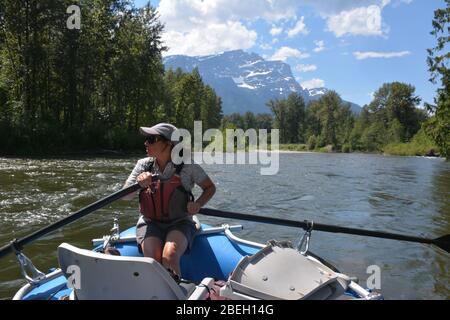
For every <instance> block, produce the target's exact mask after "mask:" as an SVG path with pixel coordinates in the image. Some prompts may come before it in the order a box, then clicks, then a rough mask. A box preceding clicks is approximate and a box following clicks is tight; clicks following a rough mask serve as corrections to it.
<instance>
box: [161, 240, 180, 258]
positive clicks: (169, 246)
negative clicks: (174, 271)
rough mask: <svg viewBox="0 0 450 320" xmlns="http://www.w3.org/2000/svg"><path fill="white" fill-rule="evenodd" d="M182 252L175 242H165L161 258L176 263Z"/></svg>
mask: <svg viewBox="0 0 450 320" xmlns="http://www.w3.org/2000/svg"><path fill="white" fill-rule="evenodd" d="M182 254H183V253H182V252H180V248H179V245H178V244H177V243H176V242H166V244H165V245H164V250H163V253H162V258H163V259H164V260H166V261H167V262H168V263H176V262H178V260H179V259H180V257H181V255H182Z"/></svg>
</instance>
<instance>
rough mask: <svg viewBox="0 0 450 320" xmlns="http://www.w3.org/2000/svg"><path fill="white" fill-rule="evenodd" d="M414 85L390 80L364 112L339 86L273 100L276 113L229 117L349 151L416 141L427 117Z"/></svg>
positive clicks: (292, 139)
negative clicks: (308, 96) (314, 95)
mask: <svg viewBox="0 0 450 320" xmlns="http://www.w3.org/2000/svg"><path fill="white" fill-rule="evenodd" d="M414 91H415V88H414V87H413V86H411V85H409V84H404V83H399V82H393V83H386V84H384V85H383V86H382V87H381V88H380V89H378V90H377V91H376V93H375V94H374V98H373V100H372V102H371V103H370V104H369V105H366V106H364V107H363V109H362V111H361V113H360V114H355V113H353V112H352V111H351V110H350V104H349V103H344V102H343V101H342V99H341V97H340V96H339V94H337V93H336V92H335V91H328V92H327V93H326V94H324V95H323V96H322V97H321V98H320V99H318V100H315V101H311V102H310V103H308V104H305V101H304V99H303V98H302V97H301V96H300V95H298V94H297V93H292V94H290V95H289V97H288V98H286V99H281V100H272V101H270V102H269V103H268V107H269V108H270V110H271V111H272V114H269V115H267V114H260V115H254V114H252V113H250V112H248V113H246V114H244V115H242V116H241V115H239V114H232V115H229V116H225V117H224V123H225V125H228V126H229V125H230V123H233V124H235V125H236V126H241V127H243V128H250V127H252V125H254V126H255V127H256V128H266V129H272V128H277V129H280V143H281V144H305V145H306V146H307V147H308V149H310V150H314V149H318V148H322V147H325V146H329V147H331V148H332V149H333V150H335V151H344V152H349V151H368V152H374V151H382V149H383V147H384V146H386V145H387V144H389V143H405V142H409V141H411V140H412V139H413V137H414V136H415V135H416V134H417V133H418V132H419V130H420V129H421V127H422V125H423V124H424V122H425V121H426V120H427V113H426V111H425V110H423V109H420V108H417V107H416V106H417V105H418V104H419V102H420V98H419V97H417V96H415V95H414Z"/></svg>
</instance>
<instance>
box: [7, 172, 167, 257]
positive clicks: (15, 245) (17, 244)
mask: <svg viewBox="0 0 450 320" xmlns="http://www.w3.org/2000/svg"><path fill="white" fill-rule="evenodd" d="M153 179H159V177H154V178H153ZM140 188H141V187H140V186H139V184H137V183H136V184H134V185H132V186H129V187H127V188H124V189H122V190H119V191H117V192H115V193H113V194H112V195H110V196H108V197H105V198H103V199H101V200H98V201H97V202H94V203H93V204H91V205H89V206H87V207H85V208H83V209H81V210H78V211H77V212H75V213H73V214H71V215H70V216H68V217H66V218H63V219H61V220H59V221H56V222H55V223H53V224H51V225H49V226H47V227H45V228H42V229H40V230H38V231H36V232H34V233H32V234H30V235H29V236H26V237H24V238H22V239H19V240H14V241H12V242H11V243H10V244H7V245H5V246H3V247H1V248H0V258H1V257H3V256H5V255H7V254H8V253H12V252H14V251H15V250H21V249H22V248H23V246H25V245H26V244H29V243H31V242H33V241H35V240H37V239H39V238H41V237H43V236H45V235H47V234H49V233H50V232H53V231H55V230H57V229H59V228H61V227H63V226H65V225H66V224H69V223H71V222H74V221H75V220H78V219H80V218H82V217H84V216H85V215H88V214H89V213H91V212H94V211H95V210H98V209H100V208H102V207H104V206H106V205H108V204H110V203H111V202H113V201H116V200H118V199H120V198H123V197H124V196H126V195H128V194H130V193H132V192H134V191H137V190H139V189H140Z"/></svg>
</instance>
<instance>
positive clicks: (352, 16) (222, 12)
mask: <svg viewBox="0 0 450 320" xmlns="http://www.w3.org/2000/svg"><path fill="white" fill-rule="evenodd" d="M391 1H392V2H393V3H396V2H399V1H402V2H410V1H411V0H358V1H355V0H276V1H275V0H245V1H242V0H207V1H205V0H160V1H159V4H158V7H157V11H158V13H159V15H160V20H161V22H162V23H163V24H164V25H165V33H164V34H163V41H165V44H166V45H167V46H168V47H169V52H168V53H166V54H175V53H178V54H187V55H194V54H197V53H198V52H203V53H204V54H213V53H217V52H220V51H224V50H232V49H237V48H239V49H248V48H251V47H252V46H254V45H255V38H257V37H258V34H257V33H256V29H255V26H256V25H257V24H255V23H254V22H256V21H258V20H263V21H266V22H267V23H269V24H270V25H271V26H272V28H271V30H270V32H271V35H272V36H277V35H280V34H281V33H283V32H285V31H286V30H288V31H287V34H288V36H290V37H294V36H296V35H298V34H301V33H303V34H306V33H307V32H308V30H307V28H306V25H305V22H304V17H301V18H300V19H298V20H297V15H296V14H297V12H298V10H299V8H300V7H301V6H309V7H311V8H313V9H314V10H315V11H316V12H317V13H318V14H319V15H320V16H321V17H322V18H323V19H325V20H327V22H328V28H329V30H332V31H333V32H335V34H336V35H338V36H342V35H344V34H366V35H367V34H368V35H380V34H381V33H382V32H381V9H382V8H383V6H385V5H387V4H388V3H390V2H391ZM355 3H356V4H355ZM356 7H357V8H356ZM355 8H356V9H355ZM370 8H372V9H370ZM374 8H378V11H376V10H374ZM358 10H359V11H358ZM361 19H362V20H364V19H365V22H361V21H360V20H361ZM293 21H295V22H296V23H295V26H294V27H293V28H292V29H291V30H289V28H286V26H287V25H291V23H292V22H293ZM368 22H369V26H368V25H367V23H368ZM275 23H276V24H275ZM341 24H343V26H341ZM226 28H231V29H230V30H229V31H230V32H229V33H227V32H225V31H223V30H224V29H226ZM211 29H214V30H215V31H218V32H219V33H218V34H217V35H216V36H215V38H217V39H220V41H217V40H216V39H213V38H214V37H213V32H212V30H211ZM202 33H204V37H202V36H201V34H202ZM234 38H235V39H234ZM240 42H241V43H242V45H239V43H240ZM275 42H276V40H275V41H274V43H275ZM202 46H204V48H201V47H202ZM192 48H194V50H193V51H191V49H192ZM319 48H320V47H318V48H317V50H320V49H319ZM316 52H318V51H316Z"/></svg>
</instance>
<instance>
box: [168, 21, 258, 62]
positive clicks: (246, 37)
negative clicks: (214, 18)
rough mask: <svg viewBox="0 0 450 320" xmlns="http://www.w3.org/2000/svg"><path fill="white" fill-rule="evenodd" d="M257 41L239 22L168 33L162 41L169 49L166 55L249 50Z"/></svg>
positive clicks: (253, 34)
mask: <svg viewBox="0 0 450 320" xmlns="http://www.w3.org/2000/svg"><path fill="white" fill-rule="evenodd" d="M256 39H257V34H256V32H255V31H252V30H248V29H247V28H246V27H245V26H243V25H242V24H241V23H240V22H227V23H224V24H211V25H209V26H208V28H206V29H200V28H198V29H193V30H191V31H190V32H188V33H183V32H177V31H169V32H166V33H164V34H163V36H162V40H163V41H164V42H165V44H166V45H167V46H168V47H169V53H168V54H185V55H190V56H192V55H208V54H212V53H217V52H221V51H228V50H236V49H249V48H251V47H253V46H254V44H255V42H256Z"/></svg>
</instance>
